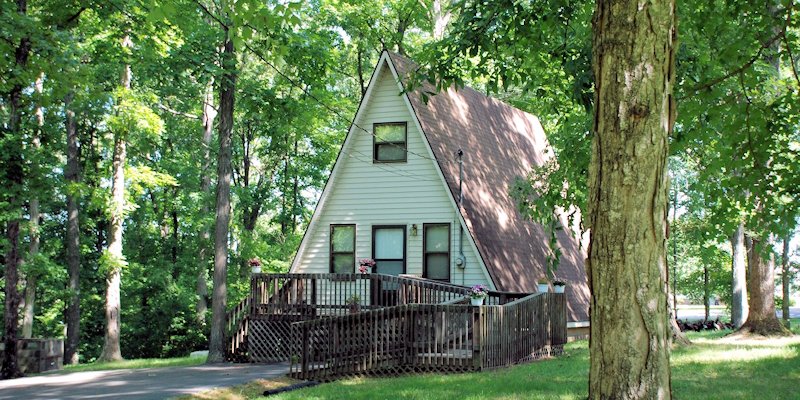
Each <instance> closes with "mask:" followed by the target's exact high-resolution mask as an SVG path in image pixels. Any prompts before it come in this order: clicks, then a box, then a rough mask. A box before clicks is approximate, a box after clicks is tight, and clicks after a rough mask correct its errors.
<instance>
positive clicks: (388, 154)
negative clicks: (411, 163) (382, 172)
mask: <svg viewBox="0 0 800 400" xmlns="http://www.w3.org/2000/svg"><path fill="white" fill-rule="evenodd" d="M372 129H373V133H374V134H373V136H372V143H373V149H372V158H373V161H374V162H381V163H382V162H405V161H406V146H407V139H408V128H407V125H406V123H405V122H387V123H381V124H373V125H372Z"/></svg>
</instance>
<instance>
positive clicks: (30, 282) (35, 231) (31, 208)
mask: <svg viewBox="0 0 800 400" xmlns="http://www.w3.org/2000/svg"><path fill="white" fill-rule="evenodd" d="M33 90H34V93H35V94H36V99H35V102H36V106H35V107H34V110H33V114H34V115H35V116H36V129H34V130H33V137H32V138H31V145H32V146H31V147H32V150H33V151H38V150H39V149H40V148H41V146H42V127H44V111H43V109H42V92H43V91H44V72H42V73H40V74H39V77H38V78H36V82H35V83H34V84H33ZM36 159H37V158H36V157H34V160H36ZM33 169H34V168H31V170H33ZM28 215H29V216H30V222H29V226H28V231H29V233H30V245H29V248H28V262H30V263H34V264H35V263H36V256H37V255H38V254H39V244H40V237H41V234H40V232H39V218H40V217H41V215H40V213H39V197H38V196H37V194H35V193H34V194H33V196H31V199H30V201H29V202H28ZM36 275H37V271H36V270H35V268H34V269H33V270H30V271H29V273H28V274H27V275H26V276H25V298H24V303H25V305H24V307H23V308H22V337H23V338H25V339H30V338H31V336H33V317H34V309H35V305H36V280H37V276H36Z"/></svg>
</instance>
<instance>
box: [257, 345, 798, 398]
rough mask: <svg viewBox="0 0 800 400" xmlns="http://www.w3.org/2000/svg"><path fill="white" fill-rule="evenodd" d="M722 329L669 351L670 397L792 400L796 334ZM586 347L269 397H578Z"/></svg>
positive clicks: (583, 392) (583, 385)
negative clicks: (463, 370)
mask: <svg viewBox="0 0 800 400" xmlns="http://www.w3.org/2000/svg"><path fill="white" fill-rule="evenodd" d="M727 333H729V331H728V332H725V331H720V332H702V333H692V334H691V335H690V337H691V339H692V340H693V341H694V344H693V345H691V346H688V347H682V348H678V349H675V350H674V351H673V352H672V357H671V364H672V389H673V396H674V397H675V398H679V399H768V400H772V399H775V400H777V399H791V398H798V386H797V383H798V382H800V337H795V338H791V339H784V340H782V341H781V340H769V339H766V340H755V341H746V342H742V343H739V342H731V341H726V340H725V339H724V338H723V336H725V335H726V334H727ZM588 376H589V350H588V343H587V342H586V341H581V342H576V343H571V344H570V345H569V346H568V349H567V355H565V356H562V357H559V358H556V359H552V360H545V361H538V362H534V363H530V364H524V365H520V366H516V367H513V368H505V369H498V370H495V371H490V372H483V373H470V374H452V375H439V374H428V375H411V376H403V377H399V378H381V379H349V380H342V381H337V382H333V383H329V384H324V385H320V386H317V387H314V388H310V389H303V390H298V391H295V392H290V393H285V394H283V395H280V396H275V397H270V399H282V400H290V399H318V400H322V399H340V398H347V399H396V398H400V399H432V400H436V399H468V400H483V399H503V400H511V399H564V400H567V399H584V398H586V396H587V395H588V393H587V391H588Z"/></svg>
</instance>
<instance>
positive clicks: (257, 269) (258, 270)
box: [250, 265, 261, 274]
mask: <svg viewBox="0 0 800 400" xmlns="http://www.w3.org/2000/svg"><path fill="white" fill-rule="evenodd" d="M250 272H252V273H254V274H260V273H261V266H260V265H254V266H252V267H250Z"/></svg>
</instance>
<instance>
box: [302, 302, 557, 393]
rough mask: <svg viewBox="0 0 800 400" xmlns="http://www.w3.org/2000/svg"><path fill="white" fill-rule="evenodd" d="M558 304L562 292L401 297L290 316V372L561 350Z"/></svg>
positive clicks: (441, 365) (401, 367)
mask: <svg viewBox="0 0 800 400" xmlns="http://www.w3.org/2000/svg"><path fill="white" fill-rule="evenodd" d="M465 300H466V298H462V299H454V300H453V301H452V303H458V302H463V301H465ZM565 305H566V302H565V300H564V295H563V294H555V293H543V294H534V295H530V296H527V297H525V298H522V299H518V300H516V301H514V302H511V303H508V304H505V305H496V306H481V307H477V306H469V305H462V304H438V305H433V304H405V305H400V306H394V307H387V308H382V309H378V310H372V311H367V312H362V313H358V314H352V315H342V316H336V317H331V318H323V319H316V320H309V321H304V322H297V323H294V324H292V335H293V336H294V337H296V338H297V339H298V341H297V344H296V347H294V348H293V349H292V354H293V357H292V365H291V370H290V371H291V375H292V376H293V377H295V378H299V379H315V380H330V379H336V378H339V377H342V376H353V375H379V374H395V373H402V372H417V371H474V370H481V369H488V368H495V367H500V366H509V365H513V364H517V363H520V362H524V361H529V360H532V359H536V358H540V357H542V356H546V355H550V354H555V353H558V352H560V351H561V348H562V346H563V344H564V343H566V339H567V337H566V306H565Z"/></svg>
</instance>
